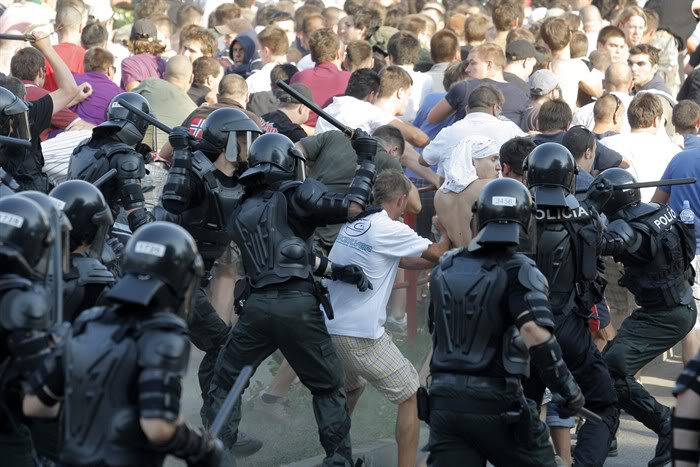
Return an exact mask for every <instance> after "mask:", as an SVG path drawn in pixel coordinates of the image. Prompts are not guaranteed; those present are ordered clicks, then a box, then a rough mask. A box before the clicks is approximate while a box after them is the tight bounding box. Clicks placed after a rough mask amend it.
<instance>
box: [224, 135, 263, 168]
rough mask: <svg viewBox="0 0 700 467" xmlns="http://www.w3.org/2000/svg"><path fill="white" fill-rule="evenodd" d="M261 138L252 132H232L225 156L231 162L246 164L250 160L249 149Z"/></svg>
mask: <svg viewBox="0 0 700 467" xmlns="http://www.w3.org/2000/svg"><path fill="white" fill-rule="evenodd" d="M258 136H260V133H256V132H252V131H231V132H230V133H229V135H228V141H227V142H226V152H225V154H224V156H225V157H226V160H227V161H229V162H245V161H247V160H248V149H249V148H250V146H251V145H252V144H253V142H254V141H255V140H256V139H257V138H258Z"/></svg>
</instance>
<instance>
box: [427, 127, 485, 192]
mask: <svg viewBox="0 0 700 467" xmlns="http://www.w3.org/2000/svg"><path fill="white" fill-rule="evenodd" d="M494 154H498V146H497V145H496V142H495V141H494V140H492V139H491V138H487V137H486V136H467V137H466V138H464V139H462V140H461V141H460V142H459V144H458V145H457V146H455V147H454V149H453V150H452V152H451V153H450V154H448V155H446V157H445V158H446V159H447V160H443V161H441V162H442V164H443V168H444V171H445V181H444V183H443V184H442V186H441V187H440V190H442V191H443V192H445V193H448V192H452V193H461V192H463V191H464V190H465V189H466V188H467V187H468V186H469V185H470V184H471V183H472V182H473V181H474V180H476V179H477V178H479V177H477V175H476V168H475V167H474V164H473V163H472V159H482V158H484V157H489V156H493V155H494Z"/></svg>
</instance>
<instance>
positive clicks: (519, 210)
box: [469, 178, 535, 251]
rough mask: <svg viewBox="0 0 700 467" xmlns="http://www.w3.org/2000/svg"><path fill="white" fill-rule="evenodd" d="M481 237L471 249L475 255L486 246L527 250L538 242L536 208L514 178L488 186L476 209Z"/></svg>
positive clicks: (475, 206)
mask: <svg viewBox="0 0 700 467" xmlns="http://www.w3.org/2000/svg"><path fill="white" fill-rule="evenodd" d="M472 211H474V213H475V220H476V226H477V228H478V230H479V233H478V234H477V235H476V237H474V239H473V240H472V243H471V244H470V245H469V250H470V251H475V250H478V249H480V248H481V247H483V246H486V245H500V246H520V250H522V249H523V247H524V246H525V244H524V242H527V241H529V239H534V238H535V226H534V215H533V213H534V205H533V202H532V197H531V196H530V192H529V191H528V190H527V188H526V187H525V185H523V184H522V183H520V182H518V181H517V180H513V179H511V178H499V179H497V180H494V181H492V182H489V183H488V184H487V185H486V186H484V188H483V189H482V190H481V193H480V194H479V199H478V200H477V202H476V204H475V205H474V208H473V209H472Z"/></svg>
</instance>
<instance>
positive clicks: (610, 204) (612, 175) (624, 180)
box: [592, 167, 642, 219]
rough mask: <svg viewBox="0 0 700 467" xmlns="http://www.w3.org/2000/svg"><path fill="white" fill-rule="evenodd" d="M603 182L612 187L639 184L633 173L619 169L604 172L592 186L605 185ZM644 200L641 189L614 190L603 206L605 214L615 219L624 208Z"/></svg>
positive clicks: (594, 180)
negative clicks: (616, 214)
mask: <svg viewBox="0 0 700 467" xmlns="http://www.w3.org/2000/svg"><path fill="white" fill-rule="evenodd" d="M603 180H605V181H606V182H608V183H610V184H611V185H613V186H615V185H626V184H628V183H637V180H635V179H634V176H632V174H631V173H629V172H628V171H626V170H625V169H620V168H618V167H615V168H612V169H607V170H603V171H602V172H601V173H600V174H599V175H598V176H597V177H596V178H595V179H593V183H592V185H596V184H598V183H603ZM641 200H642V194H641V192H640V191H639V188H630V189H628V190H613V192H612V196H611V197H610V199H608V201H607V202H606V203H605V205H604V206H603V214H605V215H606V216H607V217H608V218H609V219H612V218H614V217H615V213H617V212H618V211H619V210H621V209H622V208H624V207H627V206H630V205H632V204H636V203H639V202H640V201H641Z"/></svg>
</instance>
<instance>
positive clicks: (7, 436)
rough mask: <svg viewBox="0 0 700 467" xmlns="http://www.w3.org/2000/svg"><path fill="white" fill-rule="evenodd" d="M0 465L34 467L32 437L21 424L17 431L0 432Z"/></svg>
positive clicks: (27, 429)
mask: <svg viewBox="0 0 700 467" xmlns="http://www.w3.org/2000/svg"><path fill="white" fill-rule="evenodd" d="M0 459H2V460H1V461H0V465H7V466H12V467H35V466H36V462H34V445H33V444H32V435H31V433H30V432H29V428H27V427H26V426H25V425H23V424H19V425H18V426H17V430H12V429H9V427H8V430H7V431H5V430H0Z"/></svg>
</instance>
